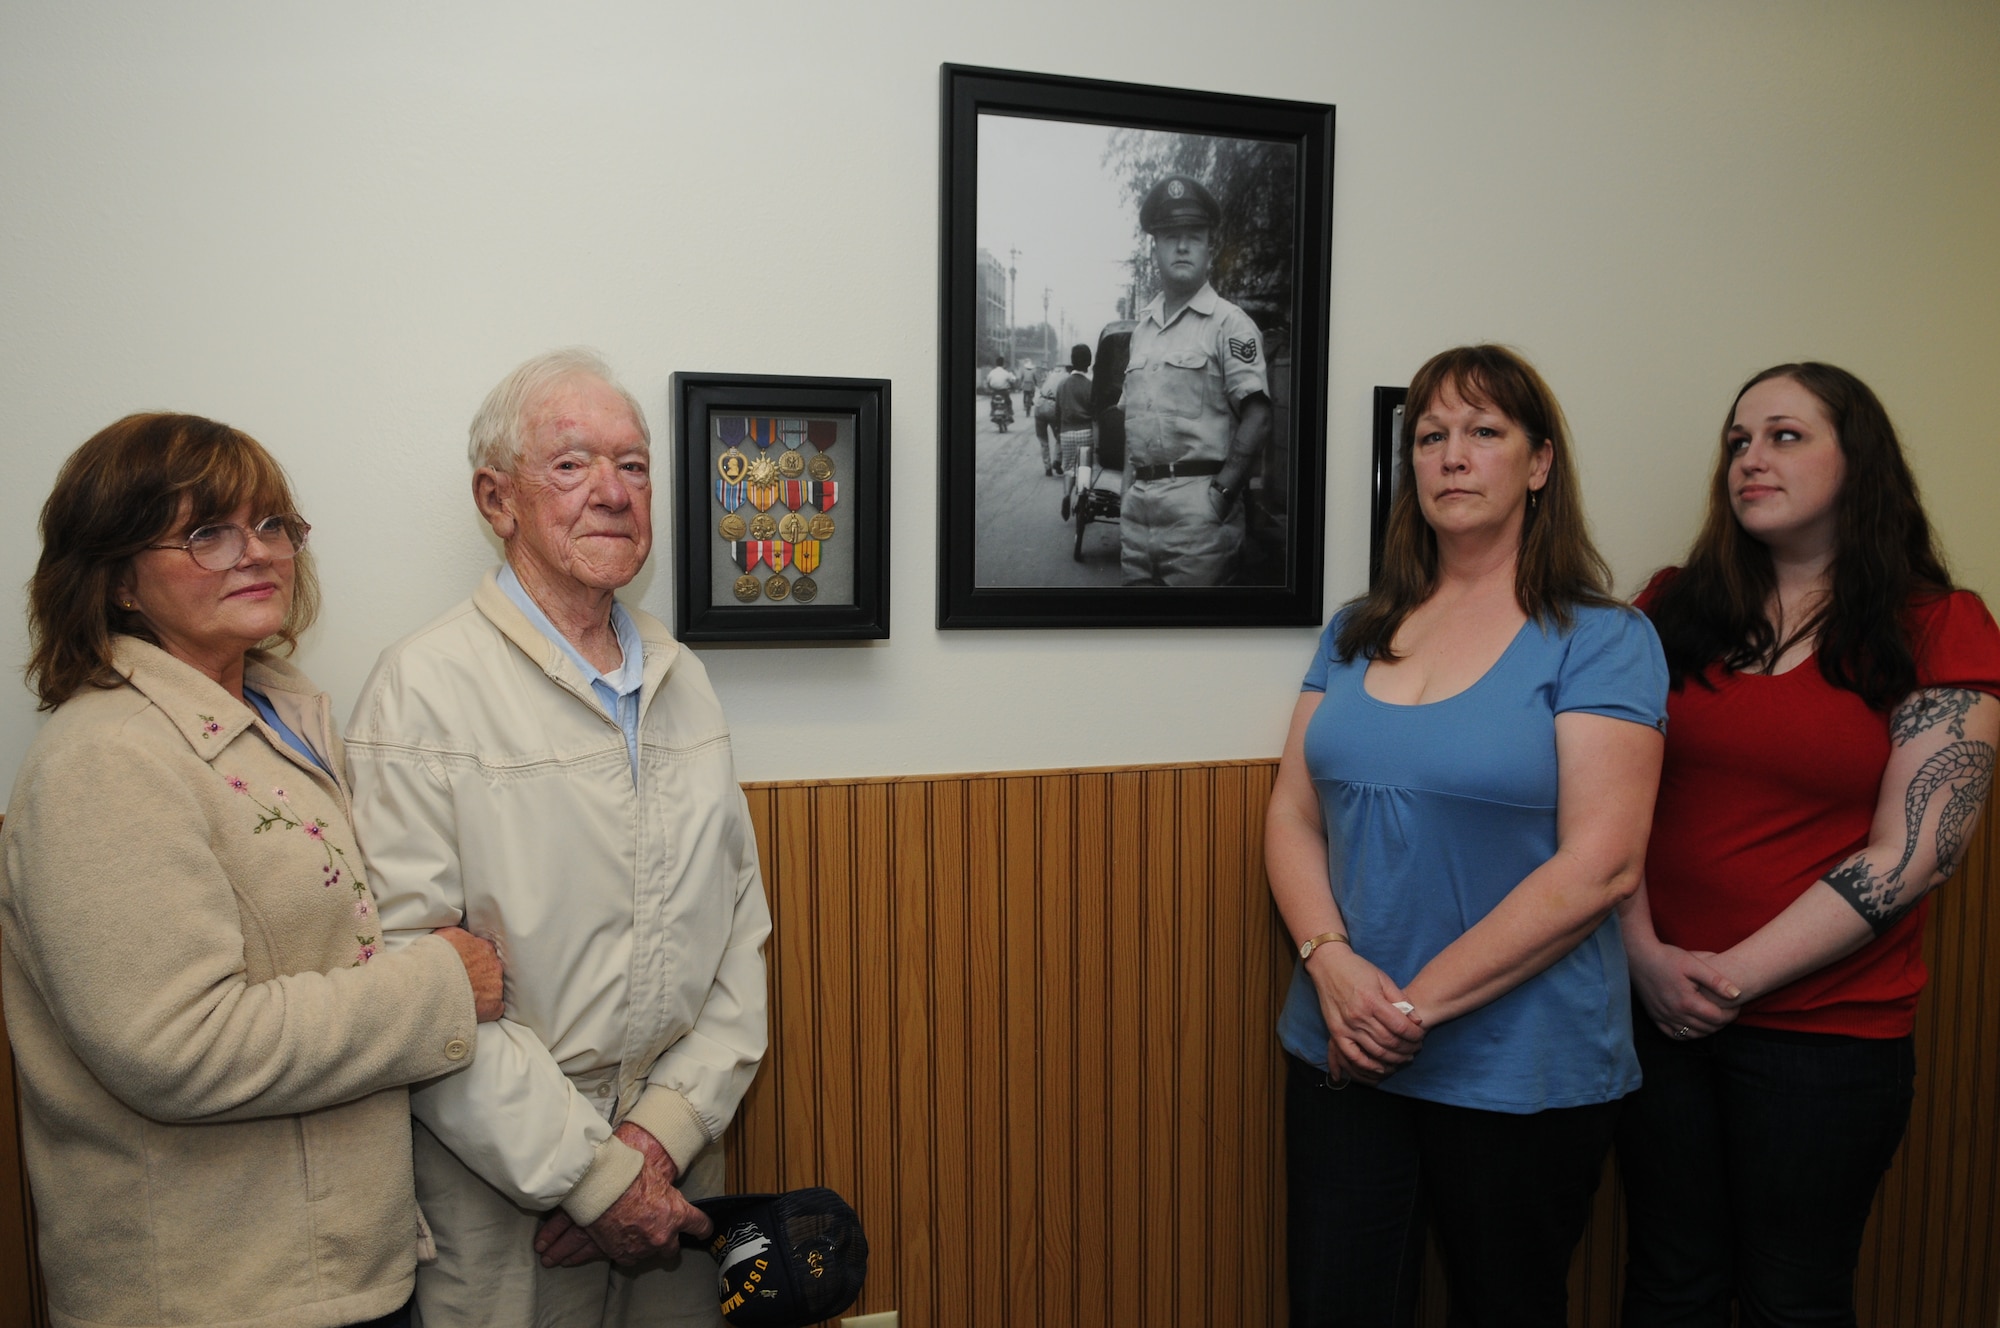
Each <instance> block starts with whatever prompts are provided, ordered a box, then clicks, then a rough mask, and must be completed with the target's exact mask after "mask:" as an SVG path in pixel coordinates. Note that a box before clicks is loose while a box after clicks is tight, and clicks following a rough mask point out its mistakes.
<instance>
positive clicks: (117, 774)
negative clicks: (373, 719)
mask: <svg viewBox="0 0 2000 1328" xmlns="http://www.w3.org/2000/svg"><path fill="white" fill-rule="evenodd" d="M116 644H117V656H116V657H117V661H118V664H119V667H120V669H121V671H123V672H125V673H126V674H127V675H128V677H129V680H130V681H129V683H128V685H126V686H122V687H117V688H113V689H111V690H97V689H88V690H86V691H84V692H82V693H80V694H79V695H77V696H75V697H73V698H71V699H70V700H69V701H67V702H65V703H64V704H63V705H62V706H61V707H59V708H58V709H57V710H56V712H55V714H54V716H53V717H52V718H51V719H50V720H49V722H48V723H47V725H46V726H44V728H43V729H42V731H41V733H40V734H39V735H38V736H37V737H36V739H35V742H34V744H33V745H32V746H31V747H30V749H29V752H28V756H27V759H26V760H25V761H24V762H23V764H22V766H21V769H20V772H19V774H18V776H17V778H16V782H15V785H14V795H13V799H12V801H11V803H10V804H9V806H8V808H7V819H6V825H5V829H4V832H0V942H4V945H3V946H0V979H4V983H5V989H4V991H5V1008H6V1016H7V1031H8V1036H9V1037H10V1038H11V1040H12V1042H13V1048H14V1056H15V1061H16V1068H17V1074H18V1077H19V1081H20V1089H21V1099H22V1103H21V1105H22V1118H21V1123H22V1134H23V1137H24V1142H25V1145H26V1158H27V1164H28V1176H29V1182H30V1185H31V1187H32V1190H33V1194H34V1198H35V1204H36V1210H37V1214H38V1217H39V1222H40V1235H41V1254H42V1264H43V1270H44V1272H45V1274H46V1276H47V1280H48V1286H49V1295H50V1301H51V1304H52V1309H53V1317H54V1321H55V1323H56V1324H57V1325H59V1328H83V1326H84V1325H98V1324H120V1325H141V1324H146V1325H151V1324H158V1325H169V1324H172V1325H185V1324H232V1325H257V1326H258V1328H330V1326H331V1325H336V1324H350V1323H354V1322H357V1321H361V1320H366V1319H369V1318H372V1317H375V1316H378V1315H381V1314H385V1313H387V1312H389V1311H390V1310H392V1309H394V1308H396V1306H398V1305H400V1304H401V1303H402V1302H403V1300H404V1299H405V1298H406V1297H407V1296H408V1295H409V1293H410V1288H411V1285H412V1282H413V1275H414V1271H415V1265H416V1242H417V1233H418V1216H417V1210H416V1204H415V1199H414V1197H413V1193H412V1183H411V1178H410V1125H409V1108H408V1094H407V1091H406V1089H405V1088H404V1087H403V1085H405V1084H408V1083H410V1082H412V1081H415V1080H421V1079H429V1078H432V1077H434V1076H437V1075H443V1074H448V1073H451V1072H453V1071H455V1070H458V1069H460V1068H462V1067H464V1066H465V1065H467V1064H468V1063H469V1062H470V1060H471V1056H472V1050H473V1048H474V1046H475V1045H476V1043H475V1036H474V1023H473V1008H472V989H471V985H470V983H469V982H468V981H467V980H466V976H465V970H464V968H463V967H462V965H461V964H460V963H459V960H458V956H457V954H456V953H455V952H454V951H453V950H452V949H451V947H450V946H449V945H447V944H446V943H445V942H444V941H441V940H437V939H434V938H433V939H425V940H423V941H420V942H418V943H416V944H413V945H410V946H408V947H407V948H405V949H403V950H401V951H399V952H398V953H396V954H393V955H390V954H383V953H379V945H380V942H379V928H378V926H377V922H376V917H375V904H374V898H373V896H372V895H371V894H370V892H369V889H368V885H367V882H366V881H365V879H364V878H363V877H362V875H361V867H362V858H361V853H360V850H359V848H358V847H357V846H356V844H355V842H354V836H353V832H352V830H351V829H350V826H349V803H348V794H347V790H346V788H345V786H344V785H343V784H342V783H340V782H339V781H337V780H335V779H333V778H330V777H329V776H328V775H327V774H326V773H325V772H323V771H321V770H319V769H318V768H317V767H316V766H314V765H313V764H312V763H311V762H308V761H307V760H306V759H305V758H304V757H302V756H299V755H297V754H296V753H294V752H293V751H292V750H291V749H290V748H289V747H288V746H286V745H285V743H284V742H283V741H282V740H281V739H280V738H279V737H278V736H277V735H276V734H275V733H274V732H272V731H271V730H270V729H269V728H268V727H266V726H265V725H264V724H263V722H262V721H261V720H259V719H258V718H257V717H256V716H255V715H254V714H253V713H252V712H251V711H250V710H249V709H248V708H247V707H245V706H244V705H243V704H241V703H240V702H238V701H237V700H236V699H235V698H234V697H232V696H231V695H229V693H227V692H226V691H224V690H223V689H222V688H221V687H219V686H217V685H216V684H215V683H214V682H213V681H211V680H210V679H209V678H207V677H206V676H205V675H203V674H201V673H200V672H198V671H196V670H195V669H192V668H190V667H188V666H187V665H185V664H182V663H181V662H180V661H178V660H176V659H174V658H173V657H171V656H169V655H167V654H166V653H165V652H163V651H161V650H159V649H157V648H155V647H153V646H150V645H147V644H146V643H144V642H141V641H137V640H134V639H132V638H129V637H121V638H118V640H117V643H116ZM247 680H248V682H249V684H250V685H251V686H253V687H255V688H257V689H258V690H260V691H262V692H264V693H265V694H266V695H267V696H269V697H270V699H271V702H272V705H273V708H274V709H275V710H276V711H277V712H278V713H279V714H280V715H281V716H282V717H283V718H284V719H285V722H286V723H287V724H289V725H291V727H292V728H293V730H294V731H295V732H297V733H299V734H301V735H303V736H305V737H306V738H307V740H308V741H309V742H310V743H312V744H313V745H314V746H315V747H316V748H317V750H319V751H321V752H325V753H330V754H331V755H330V764H331V765H332V766H333V768H334V769H335V770H340V769H341V768H342V766H341V761H342V750H341V747H340V742H339V739H338V738H337V737H336V736H335V735H334V733H333V728H332V724H331V722H330V719H329V706H328V702H327V698H326V697H325V696H324V695H323V694H321V693H319V692H318V691H317V690H316V689H314V688H313V686H312V684H311V683H310V682H308V681H307V680H306V678H305V677H304V676H303V675H302V674H300V673H299V672H298V671H297V670H295V669H293V668H291V667H290V666H289V665H286V664H284V663H282V662H279V661H275V660H259V659H258V658H257V657H254V656H253V657H252V659H251V661H250V665H249V668H248V676H247Z"/></svg>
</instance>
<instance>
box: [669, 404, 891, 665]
mask: <svg viewBox="0 0 2000 1328" xmlns="http://www.w3.org/2000/svg"><path fill="white" fill-rule="evenodd" d="M672 390H673V398H674V401H673V411H674V475H675V481H676V483H675V492H674V633H675V635H677V636H678V637H679V638H680V639H681V640H683V641H813V640H821V641H826V640H879V639H882V638H885V637H887V636H888V635H889V468H888V464H887V458H886V453H885V450H884V440H885V439H886V438H887V437H888V434H889V384H888V382H887V381H886V380H884V379H879V378H798V377H764V376H758V375H754V374H693V373H677V374H675V375H674V376H673V389H672Z"/></svg>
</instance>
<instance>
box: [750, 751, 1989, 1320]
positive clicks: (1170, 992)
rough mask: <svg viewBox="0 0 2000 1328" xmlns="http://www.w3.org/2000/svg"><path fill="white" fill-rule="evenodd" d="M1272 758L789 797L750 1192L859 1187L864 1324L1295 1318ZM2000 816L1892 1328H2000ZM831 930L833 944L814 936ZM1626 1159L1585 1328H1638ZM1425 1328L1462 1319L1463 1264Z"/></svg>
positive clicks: (1923, 1040)
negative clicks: (892, 1317)
mask: <svg viewBox="0 0 2000 1328" xmlns="http://www.w3.org/2000/svg"><path fill="white" fill-rule="evenodd" d="M1273 773H1274V770H1273V767H1272V765H1271V764H1270V763H1268V762H1242V763H1224V764H1217V765H1199V766H1176V767H1162V768H1148V769H1137V770H1134V769H1124V770H1090V771H1055V772H1047V773H1041V774H1026V775H1006V776H999V775H953V776H944V777H939V778H932V779H898V780H883V781H863V782H856V783H845V784H843V783H811V784H791V785H758V786H752V788H751V789H750V800H751V809H752V815H753V817H754V818H755V819H756V821H757V828H758V839H759V844H760V846H761V848H762V849H763V853H764V858H763V860H764V862H765V864H766V865H767V871H766V876H765V885H766V889H767V890H768V892H769V894H770V898H771V906H772V914H773V920H774V924H773V925H774V928H775V934H774V940H773V945H772V950H771V955H772V965H771V968H772V1000H773V1007H772V1030H773V1039H772V1049H771V1056H770V1059H769V1060H768V1061H767V1062H766V1065H765V1069H764V1071H763V1073H762V1074H761V1075H760V1076H759V1077H758V1081H757V1084H756V1086H755V1087H753V1088H752V1090H751V1093H750V1096H749V1098H748V1099H747V1100H746V1102H745V1104H744V1109H743V1112H742V1113H741V1115H740V1117H739V1119H738V1122H737V1125H736V1127H735V1129H734V1131H733V1135H732V1138H733V1142H734V1147H733V1149H732V1152H731V1167H732V1180H733V1181H734V1183H735V1184H736V1185H737V1186H739V1187H741V1188H745V1189H752V1190H761V1189H783V1188H788V1187H791V1186H796V1185H807V1184H822V1183H823V1184H831V1185H833V1186H835V1188H838V1189H841V1190H842V1192H843V1193H845V1194H847V1195H848V1197H849V1199H850V1200H852V1201H853V1203H854V1204H855V1207H856V1209H857V1210H858V1211H859V1212H860V1213H861V1216H862V1219H863V1221H864V1222H865V1223H866V1225H867V1227H868V1230H869V1233H870V1245H871V1250H872V1255H871V1264H870V1275H869V1279H868V1286H867V1289H866V1290H865V1291H864V1292H863V1294H862V1299H861V1302H860V1304H859V1305H858V1306H857V1307H856V1309H855V1310H853V1311H851V1313H866V1312H872V1311H874V1310H883V1309H897V1310H901V1311H902V1315H903V1323H904V1324H905V1325H907V1328H933V1326H934V1328H946V1326H947V1325H959V1324H973V1325H1002V1324H1004V1325H1009V1326H1010V1328H1069V1326H1070V1325H1076V1326H1077V1328H1082V1325H1098V1324H1121V1325H1122V1324H1134V1325H1146V1326H1147V1328H1156V1326H1158V1325H1188V1326H1189V1328H1193V1326H1195V1325H1208V1324H1213V1325H1235V1324H1275V1323H1281V1322H1283V1319H1284V1293H1283V1285H1284V1266H1283V1233H1284V1191H1283V1179H1282V1178H1283V1157H1282V1153H1283V1139H1282V1136H1281V1133H1280V1130H1281V1121H1280V1112H1281V1110H1282V1104H1281V1102H1280V1098H1279V1085H1280V1084H1281V1082H1282V1080H1281V1077H1280V1074H1281V1068H1280V1061H1279V1054H1278V1052H1277V1046H1276V1036H1275V1031H1274V1026H1275V1022H1276V1015H1277V1009H1278V1004H1279V1002H1280V1000H1281V998H1282V995H1283V991H1284V984H1285V982H1286V980H1287V979H1288V978H1289V976H1290V972H1291V964H1290V955H1289V950H1288V947H1287V946H1286V944H1285V940H1284V936H1283V932H1282V928H1281V926H1280V925H1279V923H1278V921H1277V918H1276V915H1275V913H1274V911H1273V910H1272V908H1271V905H1270V899H1269V895H1268V894H1267V892H1266V887H1265V883H1264V875H1263V861H1262V824H1263V808H1264V802H1265V799H1266V798H1267V797H1268V795H1269V792H1270V787H1271V779H1272V775H1273ZM1996 866H2000V824H1996V820H1995V817H1994V815H1993V812H1992V809H1991V808H1989V809H1988V814H1987V815H1986V816H1985V817H1984V818H1983V819H1982V821H1981V824H1980V829H1979V832H1978V838H1977V841H1976V843H1975V844H1974V846H1973V849H1972V852H1971V854H1970V855H1969V857H1968V859H1967V862H1966V865H1965V867H1964V869H1963V870H1962V871H1961V873H1960V875H1959V877H1958V879H1957V880H1955V881H1953V882H1952V883H1951V885H1949V886H1948V887H1947V888H1946V889H1945V890H1944V891H1943V892H1941V893H1940V895H1939V896H1938V899H1937V902H1936V904H1935V905H1934V907H1935V908H1936V913H1935V915H1934V917H1933V920H1932V923H1931V927H1930V932H1929V939H1928V941H1927V955H1928V958H1929V962H1930V964H1931V967H1932V973H1933V980H1932V984H1931V987H1930V989H1929V990H1928V991H1927V992H1926V994H1925V997H1924V1001H1923V1005H1922V1008H1921V1011H1920V1014H1919V1017H1918V1033H1917V1037H1918V1046H1919V1071H1918V1085H1917V1102H1916V1107H1915V1110H1914V1111H1913V1113H1912V1117H1911V1123H1910V1134H1909V1138H1908V1139H1907V1140H1906V1142H1905V1144H1904V1147H1903V1151H1902V1152H1901V1154H1900V1155H1899V1156H1898V1158H1897V1161H1896V1163H1895V1166H1894V1167H1893V1168H1892V1170H1891V1172H1890V1175H1889V1176H1888V1178H1887V1180H1886V1181H1885V1182H1884V1184H1883V1187H1882V1193H1881V1196H1880V1198H1879V1200H1878V1202H1877V1205H1876V1213H1875V1217H1874V1219H1873V1220H1872V1221H1871V1223H1870V1226H1869V1232H1868V1238H1867V1243H1866V1246H1865V1248H1864V1250H1863V1256H1862V1264H1861V1269H1860V1284H1859V1301H1860V1309H1861V1322H1862V1323H1863V1324H1865V1325H1871V1326H1875V1328H1889V1326H1890V1325H1895V1326H1896V1328H1904V1326H1905V1325H1910V1326H1916V1325H1926V1326H1927V1325H1936V1326H1937V1328H1963V1326H1965V1325H1991V1324H1995V1323H1996V1321H2000V1230H1996V1217H2000V1214H1996V1212H1995V1194H1996V1190H2000V1109H1996V1103H1995V1093H1996V1086H2000V901H1995V900H1994V899H1993V898H1992V891H1991V889H1990V885H1991V882H1992V881H1993V878H1994V875H1995V871H1996ZM801 929H808V930H807V931H806V932H805V934H801ZM1623 1217H1624V1214H1623V1209H1622V1197H1621V1195H1620V1193H1619V1190H1618V1182H1617V1175H1616V1169H1615V1165H1612V1166H1607V1168H1606V1175H1605V1180H1604V1184H1603V1185H1602V1186H1601V1187H1600V1189H1599V1191H1598V1195H1597V1200H1596V1207H1595V1212H1594V1217H1593V1219H1592V1222H1591V1226H1590V1229H1589V1230H1588V1231H1587V1232H1586V1234H1585V1236H1584V1240H1583V1243H1582V1245H1581V1247H1580V1248H1579V1249H1578V1252H1577V1257H1576V1262H1575V1264H1574V1265H1573V1267H1572V1270H1571V1276H1570V1298H1571V1315H1570V1318H1571V1322H1572V1324H1575V1325H1579V1326H1581V1325H1591V1326H1592V1328H1596V1326H1599V1325H1601V1326H1603V1328H1609V1326H1610V1325H1612V1324H1614V1323H1615V1322H1616V1320H1617V1305H1618V1295H1619V1289H1620V1282H1621V1273H1622V1263H1623V1257H1624V1230H1623V1226H1624V1222H1623ZM1419 1322H1420V1323H1421V1324H1423V1325H1426V1328H1432V1326H1441V1325H1442V1324H1443V1323H1444V1322H1445V1307H1444V1295H1443V1277H1442V1273H1441V1271H1440V1269H1439V1268H1438V1266H1437V1263H1436V1260H1435V1256H1433V1258H1432V1260H1431V1261H1430V1264H1429V1266H1428V1267H1427V1268H1426V1270H1425V1277H1424V1294H1423V1298H1422V1302H1421V1307H1420V1312H1419Z"/></svg>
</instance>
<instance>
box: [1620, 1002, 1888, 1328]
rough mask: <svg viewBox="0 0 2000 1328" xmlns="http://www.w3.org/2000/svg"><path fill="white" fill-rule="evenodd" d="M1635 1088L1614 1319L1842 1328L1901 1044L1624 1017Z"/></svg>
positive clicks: (1625, 1145)
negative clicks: (1710, 1032) (1704, 1033)
mask: <svg viewBox="0 0 2000 1328" xmlns="http://www.w3.org/2000/svg"><path fill="white" fill-rule="evenodd" d="M1634 1023H1635V1024H1636V1025H1637V1027H1636V1028H1635V1029H1634V1034H1635V1040H1636V1042H1637V1044H1638V1048H1639V1063H1640V1065H1641V1066H1642V1067H1643V1068H1644V1070H1645V1074H1646V1083H1645V1087H1643V1088H1641V1089H1640V1090H1639V1091H1638V1092H1637V1093H1634V1094H1633V1095H1632V1096H1631V1097H1629V1098H1627V1099H1626V1100H1625V1111H1624V1113H1623V1115H1622V1116H1621V1117H1620V1118H1619V1121H1618V1167H1619V1171H1620V1174H1621V1175H1622V1176H1623V1177H1624V1181H1625V1208H1626V1213H1627V1216H1628V1219H1629V1223H1630V1226H1629V1238H1630V1249H1629V1258H1628V1262H1627V1264H1626V1272H1625V1310H1624V1319H1623V1322H1624V1325H1625V1328H1655V1326H1656V1325H1669V1324H1671V1325H1683V1324H1686V1325H1696V1324H1699V1325H1715V1326H1716V1328H1728V1325H1729V1324H1730V1322H1731V1320H1730V1315H1729V1310H1730V1301H1731V1300H1732V1299H1734V1300H1735V1301H1736V1302H1737V1306H1738V1310H1739V1314H1740V1316H1741V1317H1740V1318H1739V1320H1738V1321H1737V1322H1739V1323H1740V1324H1741V1325H1742V1328H1775V1326H1776V1325H1781V1324H1782V1325H1790V1324H1838V1325H1852V1324H1853V1323H1854V1322H1855V1317H1854V1265H1855V1261H1856V1260H1857V1259H1858V1258H1859V1257H1860V1253H1861V1233H1862V1228H1863V1227H1865V1226H1866V1225H1867V1222H1868V1210H1869V1208H1870V1207H1871V1206H1872V1205H1873V1204H1874V1202H1875V1190H1876V1187H1877V1186H1878V1185H1880V1184H1881V1181H1882V1173H1883V1172H1884V1171H1886V1170H1887V1169H1888V1167H1889V1161H1890V1159H1891V1158H1893V1157H1894V1156H1895V1153H1896V1146H1897V1145H1898V1144H1899V1143H1901V1142H1902V1138H1903V1128H1904V1126H1905V1125H1906V1124H1907V1123H1908V1122H1909V1119H1910V1098H1911V1094H1912V1091H1913V1085H1914V1083H1915V1079H1916V1051H1915V1047H1914V1045H1913V1040H1912V1039H1910V1038H1907V1037H1904V1038H1888V1039H1877V1038H1852V1037H1838V1036H1833V1035H1830V1034H1819V1033H1787V1032H1781V1031H1778V1030H1774V1029H1761V1028H1747V1027H1744V1026H1742V1025H1739V1024H1731V1025H1729V1026H1728V1027H1726V1028H1724V1029H1723V1030H1722V1031H1721V1032H1720V1033H1717V1034H1716V1035H1715V1036H1713V1037H1706V1038H1695V1039H1692V1040H1689V1041H1686V1042H1678V1041H1675V1040H1673V1039H1671V1038H1668V1037H1665V1036H1664V1035H1662V1034H1661V1033H1660V1031H1659V1030H1658V1029H1656V1028H1654V1027H1653V1026H1652V1024H1651V1023H1650V1022H1649V1021H1648V1020H1646V1019H1644V1018H1643V1017H1642V1018H1640V1019H1637V1020H1634Z"/></svg>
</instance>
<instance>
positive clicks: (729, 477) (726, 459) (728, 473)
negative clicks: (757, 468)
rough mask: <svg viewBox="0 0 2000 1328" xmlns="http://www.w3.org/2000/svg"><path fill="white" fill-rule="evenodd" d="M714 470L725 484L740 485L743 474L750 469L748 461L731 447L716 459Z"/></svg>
mask: <svg viewBox="0 0 2000 1328" xmlns="http://www.w3.org/2000/svg"><path fill="white" fill-rule="evenodd" d="M715 469H716V473H717V474H719V475H721V476H722V479H723V482H724V483H725V484H741V483H742V482H743V476H744V473H745V472H746V471H748V470H749V469H750V460H749V458H748V457H746V456H744V455H743V454H742V453H741V452H739V451H737V450H736V449H735V448H733V447H732V448H730V449H729V450H728V451H727V452H724V453H723V454H722V455H721V456H719V457H717V458H716V460H715Z"/></svg>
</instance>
